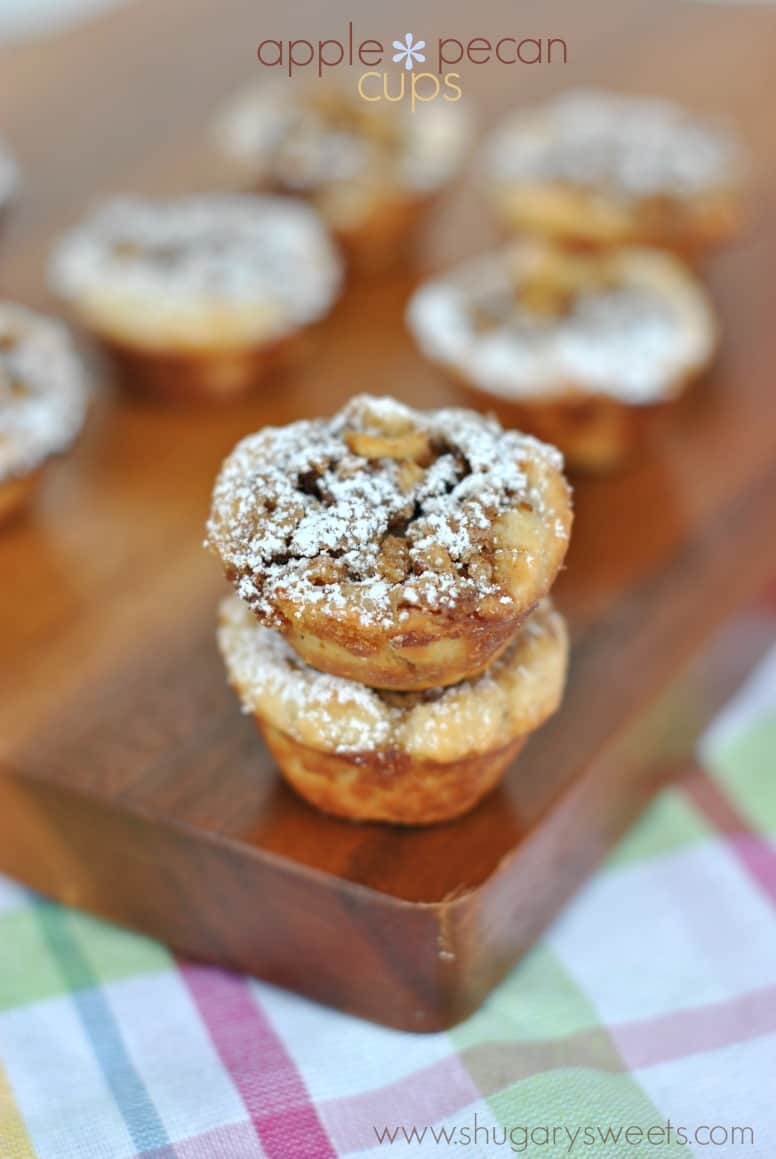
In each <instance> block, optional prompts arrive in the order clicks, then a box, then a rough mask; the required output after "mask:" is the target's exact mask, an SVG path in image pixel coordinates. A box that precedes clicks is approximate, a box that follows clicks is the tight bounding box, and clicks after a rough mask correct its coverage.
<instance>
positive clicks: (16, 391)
mask: <svg viewBox="0 0 776 1159" xmlns="http://www.w3.org/2000/svg"><path fill="white" fill-rule="evenodd" d="M89 394H90V391H89V386H88V376H87V373H86V370H85V367H84V365H83V362H82V361H81V358H80V357H79V355H78V353H77V351H76V349H75V347H74V345H73V342H72V340H71V338H70V334H69V333H68V331H67V329H66V327H65V326H63V325H62V324H61V323H60V322H57V321H54V320H53V319H51V318H46V317H43V316H42V315H40V314H34V313H33V312H32V311H31V310H27V309H26V308H25V307H23V306H16V305H12V304H11V303H10V302H0V523H3V522H5V521H6V520H8V519H10V517H11V516H12V515H15V514H16V513H17V512H18V511H19V510H20V509H21V508H22V507H23V506H25V505H26V503H27V502H28V500H29V499H30V498H31V497H32V495H33V494H34V492H35V490H36V489H37V486H38V484H39V483H40V480H41V478H42V475H43V471H44V468H45V465H46V463H47V462H48V460H49V459H50V458H51V457H52V455H57V454H60V453H61V452H63V451H65V450H67V448H68V447H69V446H70V445H71V443H72V442H73V441H74V439H75V438H76V437H77V435H78V434H79V432H80V430H81V427H82V426H83V422H84V418H85V416H86V410H87V406H88V401H89Z"/></svg>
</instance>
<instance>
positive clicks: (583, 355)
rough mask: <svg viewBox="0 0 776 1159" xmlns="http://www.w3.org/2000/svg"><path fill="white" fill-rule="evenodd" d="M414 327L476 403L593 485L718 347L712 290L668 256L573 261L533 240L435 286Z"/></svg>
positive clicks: (646, 253) (412, 307)
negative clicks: (550, 449)
mask: <svg viewBox="0 0 776 1159" xmlns="http://www.w3.org/2000/svg"><path fill="white" fill-rule="evenodd" d="M407 320H408V325H409V327H410V330H411V331H412V333H413V334H414V336H415V339H416V341H417V342H418V345H419V346H420V348H421V350H422V351H423V353H424V354H425V355H426V356H427V357H428V358H430V359H431V360H432V361H434V362H436V363H438V364H439V365H441V366H442V367H444V368H445V370H446V371H447V372H448V373H449V374H450V375H451V376H452V377H453V378H454V379H455V380H456V381H457V382H458V383H459V385H461V386H462V387H463V388H464V389H465V390H466V392H467V394H468V396H469V398H470V400H471V401H473V402H474V403H475V404H476V405H478V406H479V407H480V408H482V409H487V410H491V411H493V412H495V414H496V415H497V416H498V417H499V418H500V420H501V421H502V422H503V423H504V424H505V425H506V426H514V427H518V428H519V429H521V430H528V431H532V432H533V433H534V434H535V435H537V437H539V438H541V439H545V440H547V441H548V442H552V443H554V444H555V446H557V447H559V448H560V450H561V451H562V452H563V454H564V456H565V458H566V462H567V463H568V465H569V466H570V467H573V468H579V469H583V470H593V471H600V470H606V469H609V468H612V467H614V466H616V465H618V464H619V463H621V462H622V461H623V460H624V459H625V458H627V456H628V454H629V453H630V452H631V450H632V449H633V448H634V446H635V445H636V444H637V443H638V442H639V441H640V439H641V438H642V437H643V435H644V433H645V426H646V418H647V415H648V414H651V413H652V412H654V411H655V410H657V409H660V408H662V407H663V406H664V405H665V404H666V403H668V402H670V401H671V400H672V399H675V398H676V397H677V396H678V395H679V394H680V393H681V392H682V391H683V390H684V389H685V387H686V386H687V385H688V384H689V383H690V382H692V381H693V380H694V379H695V378H697V377H698V375H699V374H700V373H701V372H702V371H703V370H704V369H705V368H706V367H707V366H708V364H709V362H710V361H711V359H712V356H713V354H714V350H715V346H716V337H717V327H716V322H715V318H714V315H713V312H712V309H711V305H710V303H709V301H708V299H707V296H706V294H705V292H704V290H703V288H702V287H701V285H700V284H699V282H698V281H697V279H696V278H695V277H694V276H693V275H692V274H691V273H690V272H689V270H688V269H687V268H686V267H685V266H684V265H683V264H682V263H681V262H679V261H678V260H677V259H676V258H674V257H673V256H671V255H670V254H667V253H664V252H662V251H660V250H648V249H643V248H624V249H621V250H608V251H601V252H600V253H592V254H590V253H588V254H582V253H572V252H569V251H567V250H563V249H559V248H558V247H556V246H553V245H551V244H549V243H547V242H543V241H540V240H538V239H531V238H528V239H525V240H523V241H522V242H514V243H512V245H511V246H510V247H508V248H507V249H506V250H503V251H499V252H498V253H491V254H488V255H486V256H483V257H479V258H475V259H472V260H469V261H467V262H465V263H464V264H463V265H461V266H460V267H458V268H457V269H455V270H453V271H452V272H451V273H449V274H447V275H445V276H441V277H438V278H435V279H433V280H431V281H429V282H427V283H426V284H425V285H423V286H421V287H420V288H419V289H418V290H417V291H416V292H415V294H414V296H413V297H412V299H411V300H410V303H409V306H408V312H407Z"/></svg>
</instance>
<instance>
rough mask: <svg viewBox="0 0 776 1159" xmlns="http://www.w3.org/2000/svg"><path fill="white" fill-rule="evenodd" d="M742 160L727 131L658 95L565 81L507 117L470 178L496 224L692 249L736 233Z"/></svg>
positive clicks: (564, 236)
mask: <svg viewBox="0 0 776 1159" xmlns="http://www.w3.org/2000/svg"><path fill="white" fill-rule="evenodd" d="M746 169H747V165H746V160H745V156H744V152H743V150H742V148H741V146H740V145H739V143H738V142H737V141H736V139H735V137H734V136H733V134H732V133H731V132H730V130H729V129H727V128H726V127H723V126H719V125H716V124H711V123H708V122H706V121H703V120H701V119H699V118H696V117H694V116H692V115H691V114H690V113H688V112H687V111H685V110H684V109H682V108H680V107H678V106H677V105H674V104H672V103H671V102H669V101H665V100H659V99H656V98H647V97H630V96H621V95H618V94H615V93H607V92H597V91H594V90H571V91H569V92H566V93H563V94H561V95H560V96H558V97H556V98H555V99H554V100H553V101H551V102H549V103H548V104H545V105H542V106H539V107H537V108H532V109H528V110H521V111H518V112H515V113H513V114H512V115H511V116H510V117H508V118H507V119H506V120H505V121H504V122H503V123H502V124H501V125H500V126H499V127H498V128H497V129H496V131H495V132H494V133H493V135H492V137H491V138H490V140H489V142H488V143H487V145H486V148H485V150H484V158H483V174H482V176H483V184H484V187H485V192H486V194H487V196H488V198H489V200H490V203H491V205H492V207H493V210H494V212H495V214H496V217H497V218H498V220H499V221H500V223H501V224H502V225H503V226H504V227H505V228H506V229H507V230H508V231H511V232H512V231H518V232H529V233H536V234H541V235H544V236H547V237H552V238H555V239H556V240H558V241H561V242H563V243H565V244H570V245H579V246H595V247H598V246H610V245H622V244H638V245H656V246H659V247H665V248H668V249H672V250H675V251H677V252H679V253H681V254H683V255H685V256H689V257H695V256H700V255H701V254H702V253H704V252H705V251H706V250H708V249H710V248H712V247H714V246H716V245H718V244H720V243H721V242H724V241H726V240H728V238H730V237H731V236H732V235H733V234H735V233H736V232H737V230H738V228H739V226H740V222H741V217H742V201H743V187H744V184H745V178H746Z"/></svg>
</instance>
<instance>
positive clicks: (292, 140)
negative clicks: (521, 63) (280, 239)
mask: <svg viewBox="0 0 776 1159" xmlns="http://www.w3.org/2000/svg"><path fill="white" fill-rule="evenodd" d="M215 136H216V141H217V143H218V145H219V147H220V149H221V151H222V153H223V155H224V156H225V158H227V159H228V161H229V162H230V164H234V165H236V166H237V168H238V171H239V172H240V173H241V174H243V175H244V177H245V179H246V181H249V182H250V183H251V184H252V185H253V186H254V187H255V188H258V189H269V190H276V191H278V192H282V193H288V194H293V195H295V196H299V197H304V198H306V199H308V200H309V201H310V202H311V203H312V204H313V205H314V206H315V208H316V209H317V210H318V212H319V213H320V215H321V217H322V218H323V219H324V221H325V222H326V223H327V225H328V226H329V228H330V229H331V231H332V233H333V234H334V235H335V237H336V238H337V239H338V241H339V242H340V243H341V245H342V247H343V249H344V251H345V253H346V255H347V256H348V258H349V259H350V261H351V262H352V263H353V264H354V265H355V266H356V267H359V268H361V269H362V270H366V271H375V270H382V269H384V268H385V267H387V266H390V265H393V264H395V262H396V261H397V259H400V258H401V257H403V256H405V255H406V250H407V244H408V242H409V241H411V239H412V237H413V234H414V232H415V229H416V226H417V225H418V223H419V222H420V220H421V219H422V218H423V216H424V215H425V213H426V211H427V210H428V208H429V207H430V205H431V204H432V203H433V200H434V199H435V197H436V196H437V195H438V194H439V192H440V191H441V190H442V189H443V188H444V187H445V186H446V185H447V184H448V183H449V182H450V181H451V180H452V178H453V177H455V176H456V174H457V173H458V171H459V169H460V167H461V164H462V161H463V159H464V156H465V153H466V151H467V147H468V143H469V140H470V136H471V133H470V126H469V120H468V117H467V116H466V115H465V114H464V112H463V110H462V109H461V108H460V107H459V106H458V105H457V104H450V103H443V102H441V101H434V102H429V103H427V104H425V103H424V104H422V105H418V106H417V107H416V108H415V109H414V110H412V111H410V110H409V109H408V108H406V107H403V106H402V107H401V108H400V107H399V106H397V105H396V104H392V103H389V102H386V101H383V100H380V101H377V100H370V99H364V98H363V97H361V96H360V95H359V93H358V92H357V90H356V88H355V85H354V87H353V90H352V91H350V90H349V89H345V88H340V87H336V86H334V85H332V84H331V83H328V82H324V83H321V82H319V83H317V84H314V85H308V86H295V87H290V86H282V87H281V86H279V85H277V84H272V83H270V84H266V85H263V86H260V87H258V88H253V89H251V90H249V91H248V92H246V93H244V94H242V96H239V97H238V98H237V99H236V100H235V101H234V103H233V104H232V106H231V107H230V108H228V109H227V110H226V111H225V113H224V114H223V115H222V117H221V118H220V119H219V121H218V123H217V125H216V127H215Z"/></svg>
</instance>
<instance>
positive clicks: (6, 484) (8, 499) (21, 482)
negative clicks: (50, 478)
mask: <svg viewBox="0 0 776 1159" xmlns="http://www.w3.org/2000/svg"><path fill="white" fill-rule="evenodd" d="M42 478H43V468H38V469H37V470H34V471H30V472H29V474H26V475H16V476H13V477H11V478H10V479H5V480H4V481H1V482H0V528H2V527H4V526H6V525H7V524H9V523H12V522H13V520H14V519H16V518H17V516H19V515H21V514H22V513H23V512H24V511H25V510H26V509H27V508H28V507H29V506H30V504H31V503H32V502H33V501H34V499H35V496H36V494H37V492H38V490H39V488H40V484H41V480H42Z"/></svg>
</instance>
